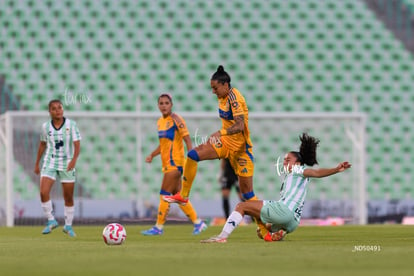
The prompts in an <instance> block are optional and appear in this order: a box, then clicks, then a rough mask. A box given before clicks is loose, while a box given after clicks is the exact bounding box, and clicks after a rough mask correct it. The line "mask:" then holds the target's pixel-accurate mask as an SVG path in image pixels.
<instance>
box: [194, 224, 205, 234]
mask: <svg viewBox="0 0 414 276" xmlns="http://www.w3.org/2000/svg"><path fill="white" fill-rule="evenodd" d="M206 229H207V224H205V223H204V221H201V222H200V223H199V224H194V230H193V235H199V234H200V233H201V232H203V231H204V230H206Z"/></svg>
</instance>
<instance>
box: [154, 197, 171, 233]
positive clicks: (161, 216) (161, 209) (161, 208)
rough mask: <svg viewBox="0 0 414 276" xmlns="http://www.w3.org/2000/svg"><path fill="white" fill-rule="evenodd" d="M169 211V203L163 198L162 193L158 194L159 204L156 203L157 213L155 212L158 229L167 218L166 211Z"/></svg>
mask: <svg viewBox="0 0 414 276" xmlns="http://www.w3.org/2000/svg"><path fill="white" fill-rule="evenodd" d="M169 211H170V203H168V202H166V201H164V200H163V198H162V195H160V204H159V205H158V214H157V223H156V224H155V226H157V228H158V229H162V227H163V226H164V224H165V221H166V220H167V216H168V212H169Z"/></svg>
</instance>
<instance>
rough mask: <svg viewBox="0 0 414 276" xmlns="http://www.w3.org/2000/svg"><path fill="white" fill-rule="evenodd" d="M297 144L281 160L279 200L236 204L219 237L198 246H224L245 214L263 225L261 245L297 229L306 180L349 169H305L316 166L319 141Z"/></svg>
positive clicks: (305, 138)
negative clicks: (298, 146)
mask: <svg viewBox="0 0 414 276" xmlns="http://www.w3.org/2000/svg"><path fill="white" fill-rule="evenodd" d="M300 140H301V145H300V150H299V151H291V152H289V153H288V154H286V156H285V158H284V161H283V167H284V168H285V171H286V175H285V179H284V181H283V183H282V188H281V191H280V199H279V200H278V201H275V200H257V201H248V202H241V203H239V204H238V205H237V206H236V208H235V210H234V211H233V212H232V213H231V215H230V217H229V218H228V219H227V221H226V224H225V225H224V227H223V230H222V231H221V233H220V234H219V235H218V236H214V237H211V238H209V239H206V240H202V241H201V242H202V243H225V242H227V238H228V237H229V236H230V234H231V233H232V232H233V230H234V229H235V228H236V227H237V226H238V225H239V223H240V222H241V220H242V219H243V216H244V215H245V214H247V215H250V216H253V217H255V218H256V219H258V220H261V221H262V222H263V223H266V227H267V228H268V230H269V231H270V232H269V233H268V234H267V235H266V236H265V237H264V240H265V241H280V240H282V239H283V238H284V237H285V235H286V234H287V233H291V232H293V231H294V230H295V229H296V228H297V227H298V225H299V222H300V218H301V213H302V208H303V205H304V202H305V198H306V192H307V186H308V183H309V181H310V179H309V178H311V177H315V178H320V177H326V176H329V175H333V174H336V173H339V172H343V171H345V170H346V169H348V168H350V167H351V164H349V163H348V162H342V163H339V165H338V166H336V167H334V168H330V169H322V168H321V169H311V168H307V167H306V166H305V165H308V166H313V165H315V164H318V161H317V160H316V147H317V145H318V143H319V140H317V139H315V138H314V137H312V136H308V135H307V134H305V133H304V134H302V136H301V137H300Z"/></svg>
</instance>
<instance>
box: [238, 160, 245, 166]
mask: <svg viewBox="0 0 414 276" xmlns="http://www.w3.org/2000/svg"><path fill="white" fill-rule="evenodd" d="M237 163H239V165H240V166H246V164H247V160H246V159H244V158H239V159H237Z"/></svg>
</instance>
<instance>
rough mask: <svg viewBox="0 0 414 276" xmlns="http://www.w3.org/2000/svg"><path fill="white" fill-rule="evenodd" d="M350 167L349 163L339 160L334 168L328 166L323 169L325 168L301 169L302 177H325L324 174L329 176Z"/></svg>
mask: <svg viewBox="0 0 414 276" xmlns="http://www.w3.org/2000/svg"><path fill="white" fill-rule="evenodd" d="M350 167H351V164H350V163H349V162H346V161H345V162H341V163H339V164H338V166H336V167H334V168H329V169H325V168H320V169H305V170H304V171H303V176H304V177H314V178H321V177H326V176H330V175H333V174H336V173H339V172H343V171H345V170H346V169H349V168H350Z"/></svg>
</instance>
